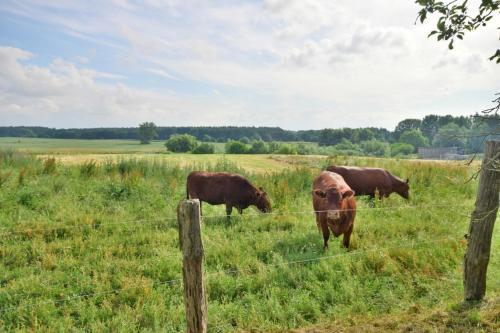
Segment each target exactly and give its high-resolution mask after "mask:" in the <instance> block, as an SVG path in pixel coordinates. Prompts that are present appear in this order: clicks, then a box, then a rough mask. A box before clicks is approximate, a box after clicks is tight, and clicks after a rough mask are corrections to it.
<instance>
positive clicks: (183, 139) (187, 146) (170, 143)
mask: <svg viewBox="0 0 500 333" xmlns="http://www.w3.org/2000/svg"><path fill="white" fill-rule="evenodd" d="M197 145H198V142H197V141H196V138H195V137H194V136H192V135H189V134H172V135H171V136H170V138H169V139H168V140H167V142H166V143H165V146H166V147H167V149H168V150H170V151H172V152H175V153H186V152H190V151H192V150H193V149H195V148H196V146H197Z"/></svg>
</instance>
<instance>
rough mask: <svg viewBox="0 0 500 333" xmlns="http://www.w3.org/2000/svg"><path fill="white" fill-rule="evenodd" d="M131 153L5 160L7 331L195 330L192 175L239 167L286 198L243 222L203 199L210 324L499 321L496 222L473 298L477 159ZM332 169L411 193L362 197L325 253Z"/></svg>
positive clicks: (2, 311)
mask: <svg viewBox="0 0 500 333" xmlns="http://www.w3.org/2000/svg"><path fill="white" fill-rule="evenodd" d="M23 140H24V139H23ZM10 147H12V146H10ZM148 149H149V148H148ZM31 151H33V150H31ZM68 152H70V151H68ZM122 152H123V153H126V154H125V155H118V156H109V155H107V156H106V155H103V157H102V158H101V159H100V160H99V161H97V160H96V159H95V158H97V155H83V158H82V155H78V156H73V155H67V156H59V155H57V156H56V158H52V157H51V156H50V155H51V154H53V153H54V152H52V151H47V150H45V151H44V150H43V149H40V151H38V153H39V154H42V155H32V154H28V153H23V152H15V151H3V152H2V153H1V154H0V257H1V264H0V285H1V289H0V328H1V329H0V330H4V331H19V332H27V331H76V332H79V331H82V332H83V331H85V332H87V331H120V332H136V331H146V332H160V331H161V332H180V331H183V330H184V327H185V326H184V325H185V323H184V304H183V294H182V281H181V280H180V278H181V255H180V251H179V249H178V246H179V245H178V232H177V221H176V213H175V212H176V206H177V204H178V202H179V201H180V200H182V199H184V198H185V195H186V193H185V178H186V176H187V174H188V173H189V171H191V170H193V169H198V170H200V169H202V170H218V171H222V170H225V171H232V172H238V173H241V174H243V175H245V176H247V177H248V178H249V179H250V180H251V181H252V182H253V183H254V184H256V185H257V186H263V187H264V188H265V189H266V191H267V192H268V194H269V196H270V198H271V200H272V204H273V212H272V214H260V213H257V212H256V211H255V210H252V209H247V210H246V211H245V212H244V214H243V215H242V216H238V215H236V214H235V215H234V216H233V218H232V219H231V221H227V219H226V218H225V217H224V216H223V214H224V207H223V206H209V205H204V206H203V212H204V214H205V216H204V218H203V242H204V247H205V270H206V285H207V293H208V308H209V331H210V332H232V331H248V332H260V331H287V330H292V329H294V330H296V331H299V332H302V331H309V330H311V331H312V330H315V331H318V330H319V331H321V330H322V329H324V330H325V331H328V330H331V329H332V328H331V327H332V325H334V326H333V327H335V329H338V330H346V331H349V330H352V331H360V327H362V328H363V329H361V330H362V331H370V330H372V331H377V332H385V331H390V330H394V331H400V330H402V328H404V329H407V330H410V331H411V330H413V331H422V328H428V329H429V330H430V331H433V330H434V331H446V330H449V331H450V332H451V331H460V330H461V331H464V332H466V331H473V330H477V331H491V332H494V331H496V330H497V329H499V327H500V316H499V314H500V302H498V297H499V296H500V279H498V276H499V274H500V251H499V250H500V244H499V243H500V232H499V231H498V228H496V230H495V233H494V239H493V246H494V248H493V249H492V256H491V260H490V268H489V275H488V276H489V277H488V291H487V298H488V301H487V302H486V303H485V304H484V305H481V306H477V307H471V308H463V307H462V305H461V303H460V302H461V298H462V292H463V287H462V282H461V274H462V258H463V253H464V249H465V246H466V242H465V240H464V237H463V236H464V234H465V233H467V226H468V222H469V217H468V216H469V214H470V212H471V210H472V208H473V204H474V199H475V194H476V192H475V191H476V186H477V183H476V182H475V181H471V182H466V180H467V179H468V178H469V177H470V175H471V174H472V173H473V172H474V171H475V168H476V167H477V166H472V167H468V166H465V165H464V164H463V163H458V162H455V163H451V162H450V163H430V162H418V161H409V160H395V159H374V158H354V157H330V158H324V157H315V156H311V157H302V156H300V157H299V156H248V155H245V156H234V157H229V156H226V157H223V156H221V155H211V156H208V155H207V156H205V155H202V156H195V157H190V159H189V158H188V157H187V155H173V154H172V155H154V156H151V155H150V154H146V157H145V158H142V157H143V154H135V155H133V154H130V151H128V150H126V151H122ZM78 153H81V151H79V152H78ZM85 153H93V154H94V153H96V152H95V151H92V152H90V151H85ZM142 153H144V152H142ZM191 156H193V155H191ZM231 158H232V159H231ZM186 159H188V160H186ZM330 163H337V164H348V165H371V166H380V167H384V168H387V169H389V170H391V171H392V172H393V173H394V174H396V175H398V176H401V177H404V178H406V177H408V178H409V179H410V184H411V198H410V201H408V202H407V201H405V200H404V199H402V198H400V197H398V196H397V195H392V196H391V197H390V198H389V199H387V200H384V201H383V202H380V203H378V202H377V203H376V204H375V207H371V206H370V203H369V202H368V201H367V200H366V199H363V198H361V199H359V200H358V207H359V209H358V214H357V218H356V222H355V226H354V233H353V236H352V238H351V248H350V249H349V250H346V249H343V248H342V247H341V240H340V239H335V238H333V239H331V240H330V248H329V249H328V250H326V251H324V250H323V249H322V237H321V236H320V234H319V233H318V230H317V228H316V224H315V221H314V216H313V214H312V212H311V211H312V206H311V194H310V192H311V182H312V179H313V178H314V176H315V175H316V174H317V173H318V172H319V170H321V169H322V168H324V167H325V166H326V165H328V164H330ZM495 277H496V278H495ZM384 318H386V319H385V320H384ZM419 318H423V319H422V320H419ZM412 319H413V321H412ZM412 325H413V326H412ZM419 325H422V326H419Z"/></svg>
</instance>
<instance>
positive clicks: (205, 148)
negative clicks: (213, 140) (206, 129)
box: [193, 143, 215, 154]
mask: <svg viewBox="0 0 500 333" xmlns="http://www.w3.org/2000/svg"><path fill="white" fill-rule="evenodd" d="M214 152H215V146H214V145H212V144H209V143H202V144H201V145H199V146H198V147H196V148H195V149H193V154H213V153H214Z"/></svg>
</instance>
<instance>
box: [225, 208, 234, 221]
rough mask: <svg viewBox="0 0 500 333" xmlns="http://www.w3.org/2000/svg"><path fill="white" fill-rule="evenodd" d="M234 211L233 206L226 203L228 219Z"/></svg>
mask: <svg viewBox="0 0 500 333" xmlns="http://www.w3.org/2000/svg"><path fill="white" fill-rule="evenodd" d="M232 211H233V206H231V205H229V204H226V215H227V219H228V220H230V219H231V212H232Z"/></svg>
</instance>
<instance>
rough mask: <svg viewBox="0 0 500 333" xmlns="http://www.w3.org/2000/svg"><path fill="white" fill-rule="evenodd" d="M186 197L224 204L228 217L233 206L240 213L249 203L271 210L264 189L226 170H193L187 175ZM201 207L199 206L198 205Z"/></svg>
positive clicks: (261, 209) (214, 203)
mask: <svg viewBox="0 0 500 333" xmlns="http://www.w3.org/2000/svg"><path fill="white" fill-rule="evenodd" d="M186 185H187V186H186V187H187V198H188V199H199V200H200V205H201V202H202V201H204V202H207V203H209V204H211V205H222V204H225V205H226V213H227V217H228V218H229V217H230V215H231V212H232V210H233V207H235V208H236V209H238V212H239V213H240V214H242V213H243V209H245V208H247V207H248V206H250V205H254V206H256V207H257V208H258V209H259V210H260V211H261V212H263V213H266V212H270V211H271V203H270V202H269V198H268V197H267V193H266V192H265V191H264V189H263V188H262V187H261V188H258V189H257V188H255V187H254V186H253V185H252V184H250V182H249V181H248V180H247V179H246V178H245V177H242V176H240V175H237V174H234V173H227V172H204V171H193V172H191V173H190V174H189V175H188V177H187V184H186ZM200 209H201V207H200Z"/></svg>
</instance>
